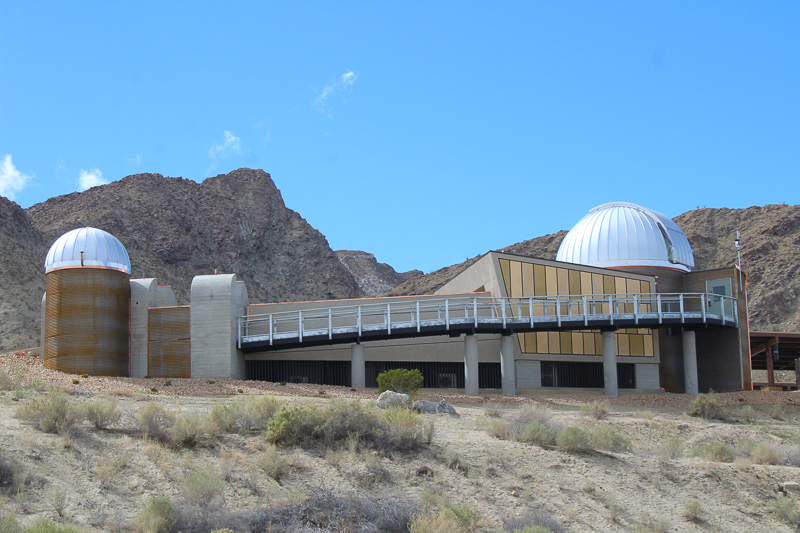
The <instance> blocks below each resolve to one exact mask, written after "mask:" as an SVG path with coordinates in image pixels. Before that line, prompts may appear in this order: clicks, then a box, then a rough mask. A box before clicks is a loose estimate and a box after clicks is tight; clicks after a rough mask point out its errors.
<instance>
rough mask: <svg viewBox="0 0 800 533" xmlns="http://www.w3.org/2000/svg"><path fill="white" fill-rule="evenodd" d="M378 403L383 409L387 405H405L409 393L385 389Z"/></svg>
mask: <svg viewBox="0 0 800 533" xmlns="http://www.w3.org/2000/svg"><path fill="white" fill-rule="evenodd" d="M442 401H444V400H442ZM377 404H378V407H380V408H381V409H386V408H387V407H405V406H407V405H408V394H401V393H399V392H394V391H390V390H387V391H383V392H382V393H381V395H380V396H378V401H377ZM451 409H452V408H451Z"/></svg>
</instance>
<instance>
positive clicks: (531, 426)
mask: <svg viewBox="0 0 800 533" xmlns="http://www.w3.org/2000/svg"><path fill="white" fill-rule="evenodd" d="M519 441H520V442H528V443H530V444H536V445H537V446H552V445H553V444H555V443H556V432H555V431H553V430H552V429H549V428H548V427H547V426H545V425H544V424H543V423H542V422H540V421H538V420H531V421H530V422H528V423H527V424H525V425H524V426H522V428H521V429H520V432H519Z"/></svg>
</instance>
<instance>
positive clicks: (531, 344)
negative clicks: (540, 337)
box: [525, 331, 537, 353]
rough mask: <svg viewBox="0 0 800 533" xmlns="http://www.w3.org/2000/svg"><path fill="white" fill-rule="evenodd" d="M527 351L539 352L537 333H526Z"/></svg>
mask: <svg viewBox="0 0 800 533" xmlns="http://www.w3.org/2000/svg"><path fill="white" fill-rule="evenodd" d="M525 353H537V351H536V333H534V332H532V331H531V332H530V333H526V334H525Z"/></svg>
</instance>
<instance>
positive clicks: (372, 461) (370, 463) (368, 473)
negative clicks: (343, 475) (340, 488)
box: [351, 454, 393, 488]
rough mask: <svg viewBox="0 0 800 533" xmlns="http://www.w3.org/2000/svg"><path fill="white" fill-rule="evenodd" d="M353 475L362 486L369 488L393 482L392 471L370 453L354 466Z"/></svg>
mask: <svg viewBox="0 0 800 533" xmlns="http://www.w3.org/2000/svg"><path fill="white" fill-rule="evenodd" d="M351 475H352V476H353V479H355V480H356V483H357V484H358V485H359V486H360V487H362V488H369V487H372V486H373V485H376V484H386V483H391V482H392V480H393V476H392V473H391V472H390V471H389V470H387V469H386V468H384V466H383V465H382V464H381V462H380V459H379V458H377V457H375V456H373V455H371V454H369V455H364V456H363V457H362V458H361V460H360V461H359V463H358V464H357V465H356V466H355V467H354V468H353V470H352V472H351Z"/></svg>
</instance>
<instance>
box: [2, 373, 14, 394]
mask: <svg viewBox="0 0 800 533" xmlns="http://www.w3.org/2000/svg"><path fill="white" fill-rule="evenodd" d="M16 388H17V384H16V383H14V380H12V379H11V378H10V377H9V376H8V374H6V373H5V372H0V390H14V389H16Z"/></svg>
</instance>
